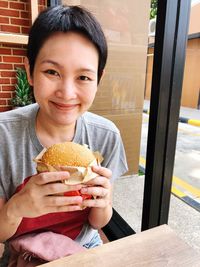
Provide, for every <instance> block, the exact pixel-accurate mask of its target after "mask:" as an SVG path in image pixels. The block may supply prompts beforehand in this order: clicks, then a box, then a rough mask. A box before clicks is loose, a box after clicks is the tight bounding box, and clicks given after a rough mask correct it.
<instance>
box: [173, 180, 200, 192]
mask: <svg viewBox="0 0 200 267" xmlns="http://www.w3.org/2000/svg"><path fill="white" fill-rule="evenodd" d="M173 182H174V183H175V184H177V185H179V186H181V187H182V188H184V189H186V190H187V191H189V192H190V193H192V194H193V195H194V196H195V197H200V190H199V189H197V188H195V187H194V186H192V185H190V184H188V183H186V182H185V181H183V180H181V179H180V178H178V177H176V176H173Z"/></svg>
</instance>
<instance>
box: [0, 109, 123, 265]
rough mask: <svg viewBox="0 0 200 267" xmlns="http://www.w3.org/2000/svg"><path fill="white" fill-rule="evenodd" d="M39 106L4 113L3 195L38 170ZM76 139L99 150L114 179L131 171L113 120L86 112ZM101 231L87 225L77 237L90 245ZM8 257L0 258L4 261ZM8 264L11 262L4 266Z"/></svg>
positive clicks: (0, 142) (0, 143)
mask: <svg viewBox="0 0 200 267" xmlns="http://www.w3.org/2000/svg"><path fill="white" fill-rule="evenodd" d="M38 109H39V106H38V105H37V104H32V105H29V106H26V107H24V108H20V109H16V110H12V111H9V112H3V113H0V197H1V198H5V199H7V200H8V199H9V198H10V197H11V196H12V195H13V194H14V192H15V190H16V188H17V186H19V185H20V184H22V182H23V181H24V179H25V178H26V177H28V176H31V175H33V174H35V173H36V166H35V163H34V161H33V159H34V158H35V157H36V156H37V155H38V154H39V153H40V152H41V150H42V149H43V146H42V145H41V144H40V142H39V140H38V138H37V136H36V132H35V120H36V115H37V112H38ZM73 141H74V142H76V143H79V144H87V145H88V146H89V148H90V149H91V150H92V151H99V152H100V153H101V154H102V156H103V157H104V160H103V162H102V164H101V165H102V166H104V167H107V168H109V169H111V170H112V173H113V175H112V179H111V180H112V181H114V180H115V179H116V178H117V177H120V176H121V175H122V174H124V173H125V172H126V171H127V163H126V157H125V153H124V148H123V144H122V141H121V137H120V133H119V130H118V129H117V128H116V126H115V125H114V124H113V123H112V122H111V121H109V120H107V119H105V118H103V117H101V116H98V115H95V114H92V113H90V112H86V113H84V114H83V115H82V116H81V117H80V118H79V119H78V121H77V124H76V131H75V136H74V139H73ZM96 234H97V230H95V229H93V228H92V227H91V226H90V225H85V226H84V227H83V229H82V231H81V232H80V234H79V235H78V237H77V238H76V241H77V242H78V243H79V244H81V245H84V244H87V243H88V242H90V240H92V238H93V237H94V236H95V235H96ZM4 260H5V261H6V259H5V257H4V259H1V260H0V264H1V263H2V264H3V261H4ZM3 266H7V265H3Z"/></svg>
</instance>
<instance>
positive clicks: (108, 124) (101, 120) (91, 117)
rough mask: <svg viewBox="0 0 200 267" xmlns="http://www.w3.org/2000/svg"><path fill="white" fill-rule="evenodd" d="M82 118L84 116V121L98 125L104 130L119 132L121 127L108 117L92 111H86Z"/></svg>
mask: <svg viewBox="0 0 200 267" xmlns="http://www.w3.org/2000/svg"><path fill="white" fill-rule="evenodd" d="M82 118H83V121H84V122H85V123H87V125H89V126H91V127H96V128H100V129H102V130H108V131H112V132H114V133H119V129H118V128H117V126H116V125H115V123H114V122H113V121H111V120H109V119H107V118H106V117H103V116H100V115H97V114H95V113H92V112H86V113H84V114H83V116H82Z"/></svg>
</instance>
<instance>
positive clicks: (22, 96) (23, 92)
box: [11, 68, 34, 107]
mask: <svg viewBox="0 0 200 267" xmlns="http://www.w3.org/2000/svg"><path fill="white" fill-rule="evenodd" d="M16 77H17V83H16V85H15V95H14V97H13V98H12V99H11V103H12V105H13V106H15V107H23V106H26V105H29V104H32V103H34V96H33V93H32V90H31V87H30V85H29V83H28V80H27V76H26V71H25V70H24V69H22V68H17V69H16Z"/></svg>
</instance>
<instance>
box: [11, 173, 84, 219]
mask: <svg viewBox="0 0 200 267" xmlns="http://www.w3.org/2000/svg"><path fill="white" fill-rule="evenodd" d="M68 178H69V173H68V172H43V173H40V174H37V175H34V176H32V177H31V178H30V179H29V181H28V182H27V183H26V184H25V186H24V187H23V188H22V189H21V190H20V191H19V192H18V193H16V194H15V195H13V197H12V198H11V199H10V200H9V202H10V205H9V209H8V212H9V214H10V215H11V216H15V217H29V218H34V217H38V216H41V215H44V214H47V213H51V212H66V211H75V210H81V205H82V197H80V196H64V192H67V191H75V190H80V189H81V187H82V185H66V184H64V183H62V182H61V181H62V180H65V179H68Z"/></svg>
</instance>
